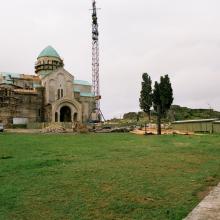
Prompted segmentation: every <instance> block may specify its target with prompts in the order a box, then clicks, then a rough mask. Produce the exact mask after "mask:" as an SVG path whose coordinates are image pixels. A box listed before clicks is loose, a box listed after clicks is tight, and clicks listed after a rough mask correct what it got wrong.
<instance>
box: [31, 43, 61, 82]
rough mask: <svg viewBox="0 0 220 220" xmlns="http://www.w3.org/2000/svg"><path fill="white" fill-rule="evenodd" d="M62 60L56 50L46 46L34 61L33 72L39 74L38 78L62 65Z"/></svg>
mask: <svg viewBox="0 0 220 220" xmlns="http://www.w3.org/2000/svg"><path fill="white" fill-rule="evenodd" d="M63 66H64V63H63V60H62V59H61V58H60V55H59V54H58V53H57V51H56V50H55V49H54V48H53V47H51V46H48V47H46V48H45V49H44V50H43V51H42V52H41V53H40V55H39V56H38V58H37V62H36V63H35V73H36V74H38V75H39V76H40V78H42V77H44V76H46V75H47V74H48V73H50V72H52V71H53V70H56V69H58V68H60V67H63Z"/></svg>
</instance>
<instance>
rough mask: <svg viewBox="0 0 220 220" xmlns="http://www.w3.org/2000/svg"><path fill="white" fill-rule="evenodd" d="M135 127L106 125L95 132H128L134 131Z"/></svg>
mask: <svg viewBox="0 0 220 220" xmlns="http://www.w3.org/2000/svg"><path fill="white" fill-rule="evenodd" d="M133 130H134V128H133V127H118V128H111V127H104V128H99V129H96V130H95V133H128V132H130V131H133Z"/></svg>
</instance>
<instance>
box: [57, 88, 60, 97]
mask: <svg viewBox="0 0 220 220" xmlns="http://www.w3.org/2000/svg"><path fill="white" fill-rule="evenodd" d="M57 95H58V99H60V89H58V92H57Z"/></svg>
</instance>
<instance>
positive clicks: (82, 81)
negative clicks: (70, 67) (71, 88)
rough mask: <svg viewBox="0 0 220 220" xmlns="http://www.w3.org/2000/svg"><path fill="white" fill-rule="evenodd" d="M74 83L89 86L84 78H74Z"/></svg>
mask: <svg viewBox="0 0 220 220" xmlns="http://www.w3.org/2000/svg"><path fill="white" fill-rule="evenodd" d="M74 84H76V85H84V86H91V83H89V82H88V81H85V80H74Z"/></svg>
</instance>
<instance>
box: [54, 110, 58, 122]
mask: <svg viewBox="0 0 220 220" xmlns="http://www.w3.org/2000/svg"><path fill="white" fill-rule="evenodd" d="M55 122H58V113H57V112H56V113H55Z"/></svg>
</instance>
